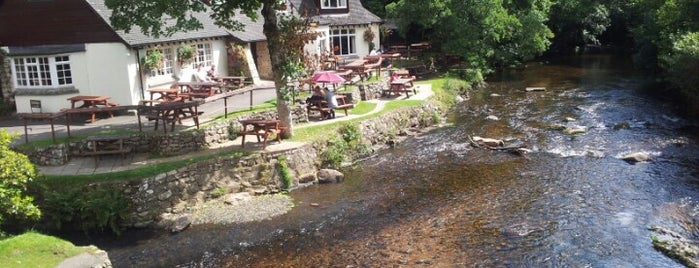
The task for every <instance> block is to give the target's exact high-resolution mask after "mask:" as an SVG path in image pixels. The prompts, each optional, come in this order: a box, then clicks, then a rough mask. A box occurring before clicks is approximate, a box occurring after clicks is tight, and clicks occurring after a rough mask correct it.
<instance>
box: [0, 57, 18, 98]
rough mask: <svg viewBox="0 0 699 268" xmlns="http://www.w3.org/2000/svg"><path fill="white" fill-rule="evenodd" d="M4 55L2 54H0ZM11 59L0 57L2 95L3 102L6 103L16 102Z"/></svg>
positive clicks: (0, 88)
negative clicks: (13, 93)
mask: <svg viewBox="0 0 699 268" xmlns="http://www.w3.org/2000/svg"><path fill="white" fill-rule="evenodd" d="M0 53H2V52H0ZM10 66H11V64H10V58H9V57H5V56H2V55H0V93H1V95H2V100H3V101H6V102H14V101H15V99H14V96H13V95H12V92H13V91H14V87H13V86H12V71H11V70H10Z"/></svg>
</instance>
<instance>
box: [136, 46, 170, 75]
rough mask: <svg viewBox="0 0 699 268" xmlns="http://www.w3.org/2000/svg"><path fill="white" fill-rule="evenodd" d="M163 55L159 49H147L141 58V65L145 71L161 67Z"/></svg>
mask: <svg viewBox="0 0 699 268" xmlns="http://www.w3.org/2000/svg"><path fill="white" fill-rule="evenodd" d="M164 59H165V56H164V55H163V53H161V52H160V50H149V51H148V52H147V53H146V56H144V57H143V58H142V59H141V65H142V66H143V69H144V70H145V71H146V72H150V71H154V70H158V69H160V68H163V60H164Z"/></svg>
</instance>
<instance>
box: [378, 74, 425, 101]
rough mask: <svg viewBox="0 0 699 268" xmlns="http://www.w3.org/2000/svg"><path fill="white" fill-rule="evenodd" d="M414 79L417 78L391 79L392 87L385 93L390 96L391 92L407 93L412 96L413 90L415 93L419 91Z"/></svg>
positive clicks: (397, 93) (407, 95) (406, 94)
mask: <svg viewBox="0 0 699 268" xmlns="http://www.w3.org/2000/svg"><path fill="white" fill-rule="evenodd" d="M413 80H415V79H414V78H413V77H411V78H396V79H393V81H391V87H390V89H389V90H387V91H384V92H383V93H384V94H385V95H387V96H390V95H391V94H396V95H400V94H401V93H405V96H406V97H410V92H411V91H412V92H413V94H417V91H416V90H415V87H414V85H413Z"/></svg>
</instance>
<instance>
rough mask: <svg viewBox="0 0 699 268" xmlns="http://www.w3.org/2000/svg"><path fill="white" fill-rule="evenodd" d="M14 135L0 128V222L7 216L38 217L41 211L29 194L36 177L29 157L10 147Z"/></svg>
mask: <svg viewBox="0 0 699 268" xmlns="http://www.w3.org/2000/svg"><path fill="white" fill-rule="evenodd" d="M12 139H13V136H12V135H11V134H9V133H7V131H6V130H4V129H2V130H0V223H2V222H3V221H4V219H5V218H6V217H8V216H9V217H14V218H19V219H38V218H39V217H40V216H41V211H39V208H38V207H37V206H36V205H34V198H33V197H32V196H29V195H27V186H28V184H29V183H30V182H31V181H32V180H34V179H35V177H36V168H35V167H34V165H33V164H32V163H31V161H29V158H28V157H27V156H26V155H24V154H21V153H18V152H15V151H12V150H11V149H10V147H9V145H10V142H11V141H12Z"/></svg>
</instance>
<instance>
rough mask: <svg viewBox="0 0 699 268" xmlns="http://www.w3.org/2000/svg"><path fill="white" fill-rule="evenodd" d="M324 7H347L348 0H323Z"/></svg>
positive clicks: (322, 5)
mask: <svg viewBox="0 0 699 268" xmlns="http://www.w3.org/2000/svg"><path fill="white" fill-rule="evenodd" d="M321 7H322V8H323V9H329V8H347V0H323V1H322V2H321Z"/></svg>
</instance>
